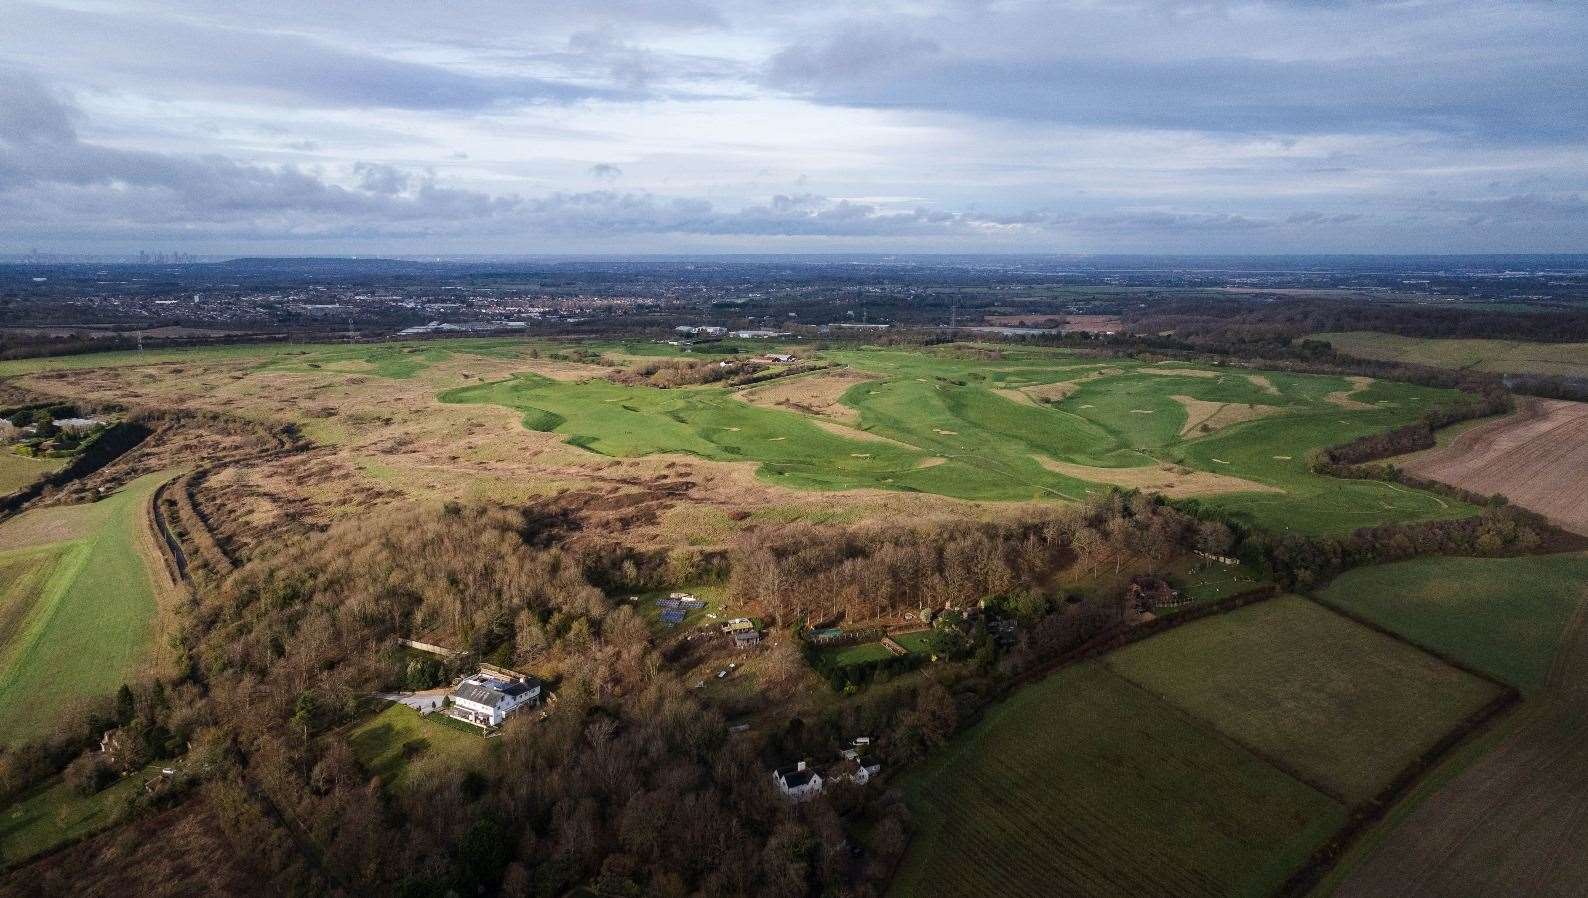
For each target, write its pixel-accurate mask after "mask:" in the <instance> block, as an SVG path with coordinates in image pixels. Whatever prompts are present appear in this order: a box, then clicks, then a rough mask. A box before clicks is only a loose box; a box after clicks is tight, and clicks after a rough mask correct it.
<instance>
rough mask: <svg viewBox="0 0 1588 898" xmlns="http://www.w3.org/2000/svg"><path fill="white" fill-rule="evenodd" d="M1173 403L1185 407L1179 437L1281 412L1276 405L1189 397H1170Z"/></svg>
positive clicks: (1209, 431)
mask: <svg viewBox="0 0 1588 898" xmlns="http://www.w3.org/2000/svg"><path fill="white" fill-rule="evenodd" d="M1169 398H1170V399H1173V400H1174V401H1175V402H1178V403H1180V404H1181V405H1182V406H1185V412H1186V418H1185V424H1184V426H1182V427H1181V428H1180V435H1181V436H1190V435H1192V434H1196V433H1211V432H1213V431H1215V430H1220V429H1222V428H1225V427H1229V426H1230V425H1231V424H1239V423H1241V422H1242V421H1253V420H1256V419H1258V418H1261V417H1263V416H1264V415H1271V414H1273V413H1275V412H1278V411H1282V409H1281V408H1280V407H1279V406H1277V405H1252V404H1250V403H1245V402H1209V401H1207V400H1205V399H1194V398H1192V397H1190V396H1170V397H1169Z"/></svg>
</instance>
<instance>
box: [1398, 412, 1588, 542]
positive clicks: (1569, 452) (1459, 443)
mask: <svg viewBox="0 0 1588 898" xmlns="http://www.w3.org/2000/svg"><path fill="white" fill-rule="evenodd" d="M1519 405H1520V408H1519V409H1518V411H1517V412H1516V413H1515V414H1512V415H1507V416H1505V417H1502V418H1499V419H1496V420H1494V421H1490V422H1487V423H1485V424H1482V425H1479V426H1478V427H1475V428H1473V429H1471V430H1468V431H1466V432H1464V433H1462V434H1460V435H1459V436H1457V437H1456V438H1455V440H1454V441H1452V442H1451V444H1450V445H1448V446H1444V447H1441V448H1438V449H1431V450H1427V451H1425V452H1421V453H1418V454H1417V455H1415V456H1413V457H1411V458H1409V459H1408V460H1407V461H1406V462H1405V463H1404V465H1403V467H1404V468H1405V469H1406V470H1407V471H1410V472H1411V473H1413V474H1417V475H1419V476H1422V477H1428V478H1432V479H1434V480H1438V481H1441V482H1444V483H1449V484H1451V485H1453V486H1458V487H1461V488H1462V489H1466V490H1471V491H1473V492H1477V493H1484V494H1490V493H1501V494H1504V495H1505V496H1506V497H1508V498H1509V499H1510V500H1511V501H1512V502H1514V503H1516V504H1517V505H1520V506H1522V507H1523V508H1527V509H1531V510H1533V511H1536V512H1538V513H1540V514H1542V515H1545V516H1546V517H1549V518H1551V519H1553V520H1555V521H1556V522H1557V523H1559V524H1560V525H1561V526H1563V527H1565V528H1566V529H1568V530H1572V531H1575V532H1577V533H1580V534H1584V535H1588V403H1583V402H1565V401H1562V400H1558V399H1530V400H1526V401H1524V402H1522V403H1520V404H1519Z"/></svg>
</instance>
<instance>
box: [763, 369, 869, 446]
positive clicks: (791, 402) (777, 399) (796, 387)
mask: <svg viewBox="0 0 1588 898" xmlns="http://www.w3.org/2000/svg"><path fill="white" fill-rule="evenodd" d="M870 380H876V376H875V375H871V374H866V373H864V372H860V371H854V370H851V369H848V368H844V369H838V370H832V369H828V370H824V371H819V372H817V373H815V374H806V375H800V376H796V377H782V378H778V379H777V380H774V381H770V382H768V383H764V384H760V385H757V386H754V387H751V388H749V389H747V390H740V391H739V392H737V393H735V394H733V395H734V397H735V398H737V399H742V400H744V401H745V402H748V403H750V404H752V405H760V406H765V407H767V408H784V409H791V410H793V411H797V412H803V413H805V414H807V415H815V416H817V417H824V418H833V419H836V420H838V421H842V422H844V423H854V422H856V421H859V420H860V412H859V411H858V410H856V409H853V408H850V407H849V406H847V405H844V404H843V403H842V402H839V401H838V400H839V398H840V397H842V396H843V395H844V393H846V392H848V391H849V388H850V387H853V386H854V385H855V384H858V383H865V382H866V381H870ZM845 433H846V435H847V431H846V432H845Z"/></svg>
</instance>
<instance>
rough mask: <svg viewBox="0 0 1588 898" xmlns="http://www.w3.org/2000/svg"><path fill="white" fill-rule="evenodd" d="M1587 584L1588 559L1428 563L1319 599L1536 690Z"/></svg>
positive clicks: (1356, 576) (1357, 576) (1398, 568)
mask: <svg viewBox="0 0 1588 898" xmlns="http://www.w3.org/2000/svg"><path fill="white" fill-rule="evenodd" d="M1585 588H1588V554H1584V553H1574V554H1570V555H1530V556H1525V557H1521V558H1419V559H1413V560H1411V561H1401V562H1396V563H1395V564H1385V565H1378V566H1375V567H1367V568H1358V569H1356V570H1354V571H1347V572H1346V573H1344V574H1342V575H1340V576H1339V577H1337V578H1335V580H1334V581H1333V582H1331V583H1330V584H1329V586H1328V587H1327V588H1326V589H1324V590H1323V591H1322V593H1320V594H1319V598H1321V599H1322V600H1323V601H1325V602H1327V603H1329V604H1331V605H1338V606H1340V607H1341V608H1345V609H1348V610H1349V611H1351V612H1353V613H1355V614H1358V615H1361V616H1362V617H1364V618H1366V619H1368V620H1371V621H1373V622H1374V623H1376V624H1378V625H1379V626H1381V627H1384V628H1385V629H1387V630H1390V631H1392V632H1395V633H1398V634H1400V635H1401V636H1404V637H1405V638H1407V639H1409V640H1411V641H1412V642H1415V643H1417V644H1418V645H1425V646H1428V647H1429V648H1431V649H1434V650H1435V651H1438V652H1441V653H1444V654H1445V655H1448V656H1449V657H1451V658H1454V659H1456V660H1458V661H1460V662H1461V663H1463V664H1467V665H1470V666H1471V667H1473V668H1475V669H1477V670H1481V671H1483V672H1484V673H1486V674H1489V675H1490V676H1492V677H1494V678H1496V679H1499V680H1503V681H1505V682H1507V683H1510V684H1511V685H1513V686H1515V687H1517V688H1518V689H1521V690H1523V691H1524V692H1534V691H1537V690H1538V689H1540V688H1542V687H1543V685H1544V682H1545V680H1546V678H1547V677H1548V674H1549V669H1550V665H1551V663H1552V662H1553V660H1554V658H1555V655H1556V653H1557V651H1558V649H1559V647H1560V645H1561V639H1562V637H1563V635H1564V633H1565V631H1566V627H1567V625H1568V624H1569V623H1570V621H1571V618H1572V615H1573V614H1574V613H1575V612H1576V610H1577V606H1578V604H1580V603H1581V601H1582V598H1583V590H1584V589H1585Z"/></svg>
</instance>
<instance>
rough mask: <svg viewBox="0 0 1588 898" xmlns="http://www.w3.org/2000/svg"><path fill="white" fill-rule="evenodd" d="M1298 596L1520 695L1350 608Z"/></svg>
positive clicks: (1453, 658) (1325, 600)
mask: <svg viewBox="0 0 1588 898" xmlns="http://www.w3.org/2000/svg"><path fill="white" fill-rule="evenodd" d="M1298 595H1301V596H1302V598H1304V599H1306V600H1307V601H1309V602H1312V603H1313V604H1315V605H1317V606H1319V607H1321V608H1323V609H1325V610H1327V611H1330V612H1333V613H1334V614H1338V615H1339V616H1341V617H1343V618H1345V619H1346V620H1348V621H1351V622H1352V623H1356V624H1361V625H1362V626H1364V627H1367V628H1368V629H1369V630H1372V631H1374V632H1376V633H1379V634H1382V635H1384V636H1388V637H1389V638H1390V639H1393V640H1395V641H1396V642H1399V643H1401V644H1403V645H1408V646H1411V647H1412V648H1414V649H1416V650H1417V651H1419V652H1422V653H1423V654H1425V655H1432V656H1433V657H1435V658H1438V659H1439V660H1440V661H1442V662H1444V663H1445V664H1447V665H1449V666H1450V667H1454V668H1455V669H1456V670H1459V671H1461V672H1462V673H1465V674H1471V675H1472V676H1474V677H1477V678H1478V679H1480V680H1483V681H1484V682H1486V683H1489V684H1491V685H1494V686H1498V687H1500V689H1501V690H1507V689H1509V690H1511V691H1513V692H1517V693H1518V695H1520V690H1518V689H1517V688H1516V687H1515V686H1513V685H1511V684H1510V683H1507V682H1505V681H1504V680H1501V679H1500V678H1498V677H1496V676H1494V675H1493V674H1490V673H1487V672H1485V671H1481V670H1478V669H1477V668H1475V667H1473V666H1471V665H1469V664H1467V663H1466V662H1465V661H1462V660H1461V659H1459V658H1456V657H1454V656H1452V655H1450V654H1448V653H1446V652H1445V651H1443V650H1441V649H1436V648H1434V647H1432V646H1428V645H1423V644H1422V643H1420V642H1418V641H1417V640H1415V639H1409V638H1407V637H1406V636H1403V635H1402V634H1400V633H1397V632H1395V631H1394V630H1391V629H1389V628H1388V627H1386V626H1384V625H1383V624H1380V623H1379V622H1377V621H1375V620H1372V619H1370V618H1367V617H1364V616H1363V615H1361V614H1360V613H1358V612H1356V611H1353V610H1351V609H1349V608H1344V607H1342V606H1340V605H1336V604H1335V603H1333V602H1330V601H1329V600H1328V599H1324V598H1321V597H1319V596H1316V595H1307V594H1301V593H1298Z"/></svg>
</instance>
